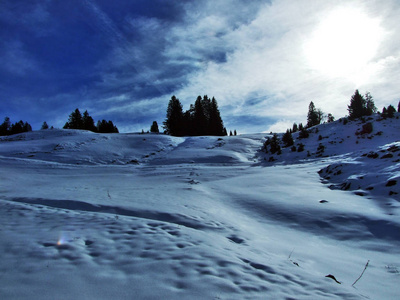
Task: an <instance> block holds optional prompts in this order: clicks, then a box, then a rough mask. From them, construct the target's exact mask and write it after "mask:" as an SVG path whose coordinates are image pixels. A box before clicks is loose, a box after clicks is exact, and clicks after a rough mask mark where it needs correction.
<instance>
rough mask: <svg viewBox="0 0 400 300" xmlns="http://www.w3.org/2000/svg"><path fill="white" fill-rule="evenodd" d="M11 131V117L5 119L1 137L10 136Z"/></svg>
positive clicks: (0, 127) (1, 127) (1, 126)
mask: <svg viewBox="0 0 400 300" xmlns="http://www.w3.org/2000/svg"><path fill="white" fill-rule="evenodd" d="M10 129H11V122H10V118H9V117H5V118H4V122H3V123H2V124H1V125H0V136H3V135H8V134H9V132H10Z"/></svg>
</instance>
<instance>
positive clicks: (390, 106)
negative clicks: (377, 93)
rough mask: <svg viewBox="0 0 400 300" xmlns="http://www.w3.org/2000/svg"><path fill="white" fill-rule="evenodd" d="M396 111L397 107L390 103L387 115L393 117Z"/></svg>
mask: <svg viewBox="0 0 400 300" xmlns="http://www.w3.org/2000/svg"><path fill="white" fill-rule="evenodd" d="M395 112H396V109H395V108H394V106H393V105H389V106H388V108H387V116H388V118H393V117H394V113H395Z"/></svg>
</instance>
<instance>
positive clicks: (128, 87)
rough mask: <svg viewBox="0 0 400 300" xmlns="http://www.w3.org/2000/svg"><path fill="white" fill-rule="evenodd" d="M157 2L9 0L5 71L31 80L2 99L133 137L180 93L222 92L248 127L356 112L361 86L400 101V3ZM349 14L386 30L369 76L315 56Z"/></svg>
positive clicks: (379, 99) (14, 84) (231, 120)
mask: <svg viewBox="0 0 400 300" xmlns="http://www.w3.org/2000/svg"><path fill="white" fill-rule="evenodd" d="M154 1H155V2H153V1H152V2H151V3H150V2H146V1H127V0H126V1H125V0H116V1H113V2H112V3H111V2H109V1H105V0H84V1H71V2H54V1H21V2H18V4H16V2H15V1H11V0H5V1H2V2H0V8H1V9H0V23H1V22H2V24H5V25H6V26H1V27H0V37H1V38H2V40H1V42H0V57H1V60H2V62H4V63H3V65H2V66H0V76H3V75H2V74H12V76H14V77H15V78H17V77H21V76H25V79H26V80H25V81H24V83H23V84H21V82H18V81H17V80H11V79H9V80H11V81H10V83H11V84H9V86H4V85H3V86H2V87H1V88H0V93H1V94H2V95H1V96H2V97H7V96H10V95H16V91H17V90H18V91H19V92H18V97H19V98H16V97H14V98H12V99H14V101H16V100H17V99H19V101H23V99H31V100H30V101H31V102H30V104H29V105H33V104H32V103H34V101H32V99H42V100H41V103H42V104H43V103H45V104H46V105H47V106H46V107H47V109H48V110H52V109H53V110H54V111H56V110H57V111H59V109H60V108H64V109H74V108H76V107H79V108H81V109H88V110H89V111H90V113H91V114H93V115H94V117H95V118H107V119H113V121H116V120H119V121H120V123H119V124H118V123H117V125H118V127H120V128H122V131H126V130H134V129H136V130H140V129H141V128H144V129H145V128H147V127H148V126H149V125H150V124H151V122H152V121H153V120H157V121H158V122H159V123H161V122H162V120H163V119H164V118H165V110H166V106H167V103H168V100H169V99H170V97H171V95H173V94H175V95H176V96H177V97H178V98H179V99H180V100H181V101H182V102H183V104H184V106H185V107H184V108H185V109H187V108H188V106H189V104H190V103H193V101H194V100H195V98H196V97H197V95H199V94H201V95H202V94H208V95H209V96H215V97H216V99H217V100H218V102H219V106H220V110H221V114H222V117H223V119H224V121H225V125H227V127H228V129H230V128H232V129H234V128H236V129H237V130H239V132H243V131H247V132H250V131H270V130H273V131H281V130H285V129H286V127H288V126H289V125H290V124H292V123H293V122H297V123H299V122H305V119H306V113H307V108H308V104H309V102H310V101H314V103H315V104H316V106H317V107H320V108H322V109H323V110H324V111H325V112H326V113H328V112H329V113H333V114H334V115H335V116H337V117H341V116H344V115H345V114H346V113H347V111H346V108H347V104H348V102H349V100H350V97H351V95H352V93H353V92H354V90H355V89H356V88H358V89H360V91H361V92H366V91H370V92H371V93H372V95H373V96H374V97H375V103H376V104H377V106H378V107H379V108H381V107H382V106H383V105H388V104H390V103H391V102H394V101H398V97H399V94H400V88H399V86H398V83H397V81H396V80H395V79H396V78H400V73H399V72H400V38H399V32H400V23H399V22H398V15H400V4H399V3H398V1H397V0H387V1H385V2H384V3H383V2H382V1H378V0H368V1H365V0H351V1H345V0H339V1H324V0H313V1H311V2H310V1H308V0H296V1H294V0H274V1H270V2H267V1H264V0H251V1H245V0H226V1H211V0H199V1H190V0H186V1H179V2H177V1H174V2H165V1H161V0H154ZM19 3H21V4H19ZM348 8H350V10H348V11H355V12H358V13H359V14H360V15H362V16H365V18H370V20H371V24H370V25H371V26H372V25H373V26H375V27H376V24H378V26H379V28H380V29H382V31H379V32H381V33H379V34H380V40H379V41H378V39H377V42H376V45H375V44H373V43H372V42H370V43H365V45H368V44H370V45H372V46H374V47H375V46H376V49H375V51H376V53H375V54H374V56H373V57H372V58H371V59H370V60H369V61H368V63H367V64H365V66H363V67H362V68H360V70H361V71H360V70H357V72H358V74H361V75H362V76H358V77H357V76H353V75H354V74H352V76H340V74H339V75H337V74H336V75H335V74H334V75H332V74H329V72H321V70H319V68H318V66H315V63H314V64H313V63H311V62H310V55H309V54H310V53H313V52H312V51H311V52H310V51H308V50H309V49H310V48H309V45H310V41H312V42H314V41H313V40H312V38H313V37H314V36H315V32H316V30H317V28H319V26H320V25H321V24H323V22H324V21H326V19H327V18H328V17H329V15H330V14H331V13H332V12H333V11H336V10H337V9H339V10H340V9H348ZM18 15H19V16H20V18H19V19H18V18H17V16H18ZM355 19H356V18H355ZM15 20H19V21H18V22H17V21H15ZM0 25H1V24H0ZM6 27H7V28H9V30H4V28H6ZM369 37H370V38H371V39H372V38H373V36H372V35H370V36H369ZM311 44H312V43H311ZM307 47H308V50H307ZM314 48H315V47H314ZM320 49H323V48H320ZM307 51H308V52H307ZM321 51H323V50H320V51H317V55H318V52H321ZM311 56H313V55H311ZM321 57H323V56H321ZM311 60H312V57H311ZM315 61H317V60H314V62H315ZM1 72H3V73H1ZM331 73H332V72H331ZM31 74H32V75H33V76H31ZM35 74H36V75H35ZM37 74H41V75H40V76H39V77H38V76H37ZM355 78H357V80H355ZM39 87H40V88H39ZM22 96H23V97H22ZM26 101H29V100H26ZM62 101H63V102H62ZM393 104H396V103H395V102H394V103H393ZM35 111H36V110H35ZM37 111H40V109H38V110H37ZM66 113H67V114H68V112H66ZM0 117H1V116H0ZM49 122H50V123H51V121H50V120H49ZM57 122H60V121H57ZM132 123H135V124H132ZM124 128H125V130H124Z"/></svg>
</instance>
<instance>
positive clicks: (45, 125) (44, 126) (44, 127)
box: [41, 121, 49, 130]
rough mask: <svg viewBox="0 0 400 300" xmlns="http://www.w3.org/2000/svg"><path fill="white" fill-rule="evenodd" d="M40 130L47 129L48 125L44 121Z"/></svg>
mask: <svg viewBox="0 0 400 300" xmlns="http://www.w3.org/2000/svg"><path fill="white" fill-rule="evenodd" d="M41 129H42V130H46V129H49V125H47V122H46V121H44V122H43V124H42V127H41Z"/></svg>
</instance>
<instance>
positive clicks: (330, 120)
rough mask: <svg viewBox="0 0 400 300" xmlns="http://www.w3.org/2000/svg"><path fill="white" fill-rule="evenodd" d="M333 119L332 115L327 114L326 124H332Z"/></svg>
mask: <svg viewBox="0 0 400 300" xmlns="http://www.w3.org/2000/svg"><path fill="white" fill-rule="evenodd" d="M334 121H335V117H334V116H333V115H332V114H328V123H331V122H334Z"/></svg>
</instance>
